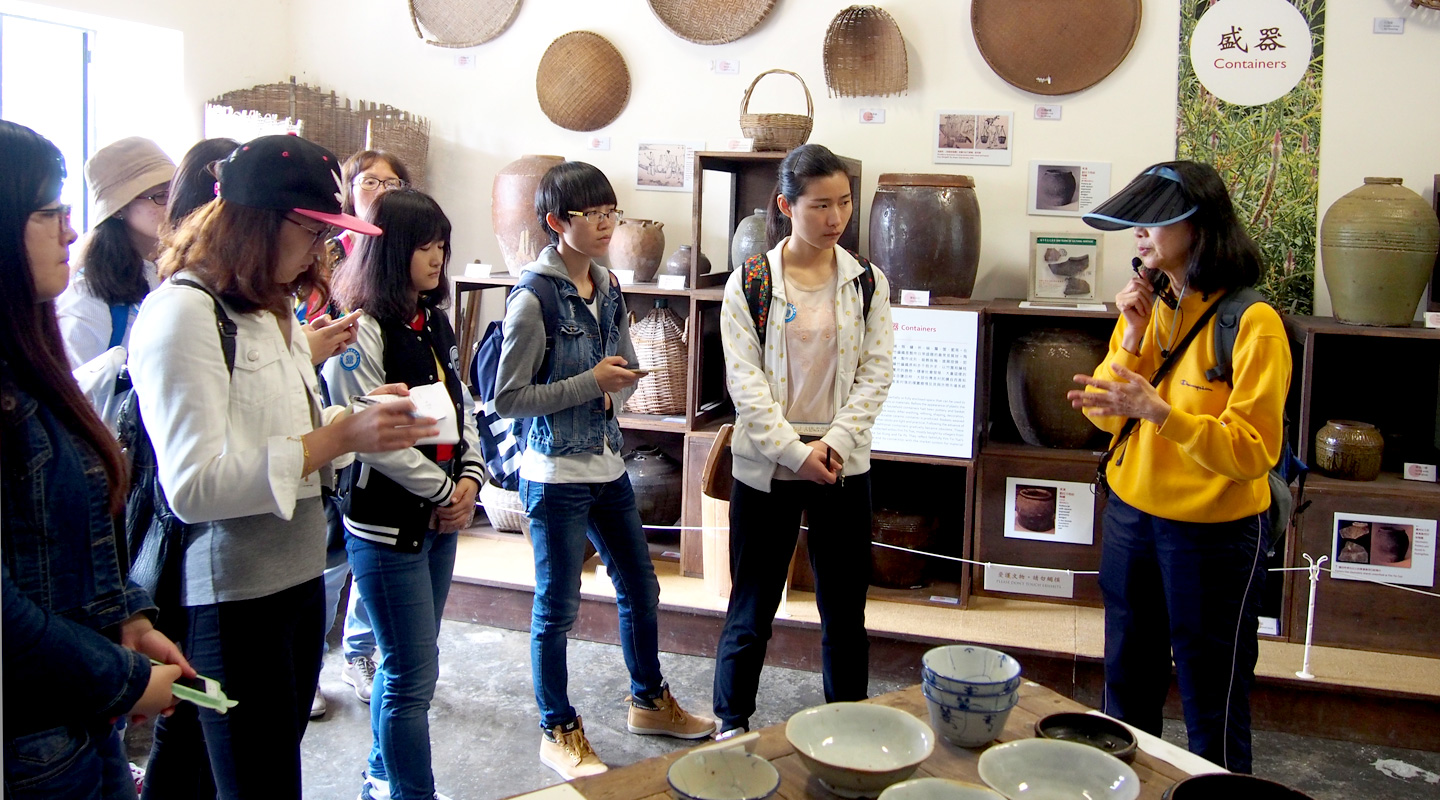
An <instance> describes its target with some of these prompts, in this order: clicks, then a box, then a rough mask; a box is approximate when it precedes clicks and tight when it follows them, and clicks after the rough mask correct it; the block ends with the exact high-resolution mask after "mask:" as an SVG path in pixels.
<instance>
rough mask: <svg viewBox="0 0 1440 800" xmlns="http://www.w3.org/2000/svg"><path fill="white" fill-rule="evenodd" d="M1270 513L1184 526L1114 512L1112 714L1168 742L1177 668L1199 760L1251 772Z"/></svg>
mask: <svg viewBox="0 0 1440 800" xmlns="http://www.w3.org/2000/svg"><path fill="white" fill-rule="evenodd" d="M1267 527H1268V522H1267V521H1266V519H1265V515H1264V514H1256V515H1254V516H1250V517H1243V518H1241V519H1238V520H1235V521H1233V522H1217V523H1201V522H1177V521H1175V520H1169V519H1164V518H1162V517H1156V516H1153V515H1151V514H1147V513H1145V512H1143V511H1141V510H1139V509H1137V508H1135V507H1133V506H1131V505H1129V504H1128V503H1126V502H1125V501H1123V500H1121V499H1120V498H1119V497H1116V496H1115V494H1114V493H1113V492H1112V493H1111V495H1110V497H1109V499H1108V500H1107V501H1106V503H1105V527H1104V534H1105V535H1104V539H1103V541H1102V542H1101V551H1100V591H1101V593H1102V594H1103V596H1104V598H1105V709H1104V710H1105V713H1107V714H1109V715H1111V716H1113V717H1115V718H1117V719H1121V720H1124V721H1125V722H1128V723H1130V724H1131V725H1134V726H1135V727H1137V728H1140V729H1141V730H1144V731H1147V732H1149V733H1153V734H1155V735H1156V736H1159V735H1160V728H1161V712H1162V710H1163V708H1164V705H1165V695H1166V694H1167V693H1168V692H1169V690H1170V659H1171V655H1172V653H1173V655H1174V659H1175V677H1176V682H1177V683H1178V685H1179V687H1180V703H1181V706H1182V707H1183V708H1184V711H1185V728H1186V730H1187V731H1188V733H1189V740H1190V752H1192V753H1195V754H1196V755H1199V756H1201V757H1202V758H1206V759H1209V760H1210V761H1213V762H1215V763H1216V764H1219V765H1221V766H1223V767H1225V768H1226V769H1229V770H1230V771H1232V772H1249V771H1250V687H1251V685H1252V684H1253V683H1254V682H1255V659H1256V657H1257V655H1258V654H1259V642H1258V641H1257V640H1256V626H1257V622H1258V621H1257V614H1258V613H1259V609H1260V595H1261V594H1262V593H1263V589H1264V584H1265V534H1266V528H1267Z"/></svg>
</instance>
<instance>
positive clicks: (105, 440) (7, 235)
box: [0, 120, 127, 513]
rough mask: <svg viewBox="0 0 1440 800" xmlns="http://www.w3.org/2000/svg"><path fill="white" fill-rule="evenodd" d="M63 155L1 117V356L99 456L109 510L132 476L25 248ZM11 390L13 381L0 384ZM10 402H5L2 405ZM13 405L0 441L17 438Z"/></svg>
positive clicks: (58, 179) (52, 195) (2, 418)
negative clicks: (74, 372)
mask: <svg viewBox="0 0 1440 800" xmlns="http://www.w3.org/2000/svg"><path fill="white" fill-rule="evenodd" d="M64 180H65V159H64V157H63V156H61V155H60V150H59V149H58V148H57V147H55V145H53V144H51V143H50V141H49V140H48V139H46V138H44V137H43V136H41V135H40V134H38V133H36V132H35V131H32V130H30V129H29V128H27V127H25V126H23V125H16V124H15V123H13V122H8V121H4V120H0V359H3V362H4V364H3V366H4V367H5V370H4V372H5V373H8V375H6V379H7V382H8V380H12V379H13V380H14V381H15V385H16V387H18V388H20V389H22V390H24V391H25V392H27V393H28V394H30V395H31V396H32V397H34V398H35V399H36V400H37V401H38V402H40V404H42V405H44V406H45V407H46V408H48V409H50V412H51V413H52V414H54V415H55V417H56V418H57V419H59V420H60V423H61V424H62V425H64V426H65V428H66V429H67V430H69V431H70V432H71V433H72V434H74V435H75V436H77V437H79V438H80V439H82V440H84V441H85V442H86V443H88V444H89V445H90V447H91V448H92V449H93V450H94V451H95V452H96V453H97V454H98V455H99V456H100V460H101V462H102V463H103V464H104V466H105V478H106V482H107V484H108V486H109V491H110V510H111V512H113V513H119V511H121V510H122V509H123V508H124V507H125V492H126V488H127V478H126V472H125V468H124V466H123V465H122V462H121V458H120V447H119V445H117V444H116V443H115V437H114V436H112V435H111V433H110V431H109V430H107V429H106V428H105V425H104V423H102V422H101V421H100V418H99V417H98V416H96V414H95V410H94V409H93V408H92V407H91V406H90V403H89V402H87V401H86V400H85V396H84V395H82V394H81V393H80V387H79V386H78V385H76V383H75V378H74V377H73V376H71V374H70V363H69V361H68V360H67V359H66V357H65V345H64V343H63V342H62V340H61V338H60V326H59V324H58V323H57V322H56V321H55V304H54V303H53V302H45V303H41V302H39V300H38V297H37V295H36V294H35V279H34V276H33V275H32V274H31V271H30V261H29V256H28V254H27V253H26V250H25V226H26V225H27V224H29V221H30V214H31V213H32V212H34V211H36V210H38V209H40V208H42V207H44V206H45V205H47V204H48V203H51V202H53V201H54V200H56V199H57V198H58V197H59V196H60V185H61V183H62V182H64ZM0 391H3V393H4V394H5V395H9V394H10V392H11V387H9V386H4V387H3V388H0ZM11 407H13V403H11V402H3V403H0V410H4V409H8V408H11ZM13 424H14V423H13V420H12V418H11V417H10V415H9V413H8V410H6V411H3V413H0V425H3V426H4V428H5V432H4V434H0V441H4V442H11V441H14V440H15V439H16V438H17V434H16V433H15V432H14V431H13V429H12V425H13Z"/></svg>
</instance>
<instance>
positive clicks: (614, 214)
mask: <svg viewBox="0 0 1440 800" xmlns="http://www.w3.org/2000/svg"><path fill="white" fill-rule="evenodd" d="M565 213H567V214H569V215H570V216H572V217H584V218H585V219H587V220H589V221H590V224H591V225H599V224H600V223H602V222H604V221H605V220H607V219H613V220H615V221H616V222H619V221H620V220H622V219H624V218H625V212H624V211H621V210H620V209H618V208H612V209H611V210H609V211H567V212H565Z"/></svg>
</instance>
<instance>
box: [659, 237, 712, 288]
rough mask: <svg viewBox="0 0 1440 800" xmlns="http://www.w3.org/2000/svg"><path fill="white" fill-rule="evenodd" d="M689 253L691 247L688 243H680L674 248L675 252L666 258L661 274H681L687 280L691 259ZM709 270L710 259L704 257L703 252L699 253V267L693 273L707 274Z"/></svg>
mask: <svg viewBox="0 0 1440 800" xmlns="http://www.w3.org/2000/svg"><path fill="white" fill-rule="evenodd" d="M691 253H692V249H691V247H690V245H688V244H682V245H680V246H679V247H678V248H676V250H675V252H673V253H671V254H670V258H669V260H667V261H666V262H665V269H664V272H663V274H665V275H681V276H683V277H684V278H685V279H686V281H687V282H688V281H689V279H690V261H691V259H692V255H691ZM709 272H710V259H708V258H706V257H705V254H704V253H701V254H700V269H698V270H696V272H695V274H696V275H705V274H708V273H709Z"/></svg>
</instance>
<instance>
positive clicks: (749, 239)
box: [730, 208, 769, 269]
mask: <svg viewBox="0 0 1440 800" xmlns="http://www.w3.org/2000/svg"><path fill="white" fill-rule="evenodd" d="M768 219H769V218H768V216H767V215H766V214H765V209H763V208H757V209H755V213H754V214H751V215H750V216H748V217H746V218H745V219H742V220H740V224H739V225H736V226H735V235H734V236H732V237H730V269H739V268H740V267H741V265H743V264H744V263H745V261H746V259H748V258H750V257H751V256H756V255H759V254H761V253H763V252H765V223H766V222H767V221H768Z"/></svg>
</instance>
